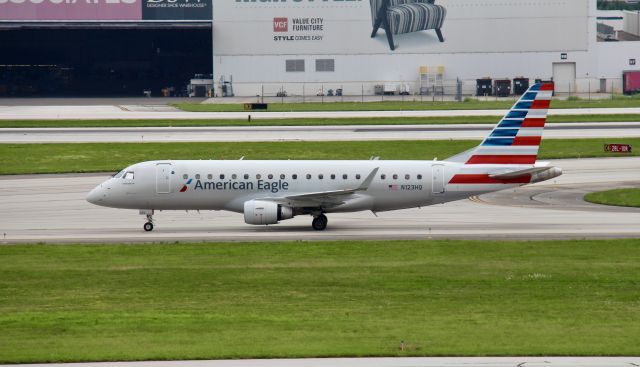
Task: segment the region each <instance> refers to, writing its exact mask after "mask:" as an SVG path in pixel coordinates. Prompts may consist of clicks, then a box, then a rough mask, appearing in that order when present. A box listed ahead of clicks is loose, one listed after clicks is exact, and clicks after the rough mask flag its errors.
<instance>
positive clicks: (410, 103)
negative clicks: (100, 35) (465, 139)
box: [173, 95, 640, 112]
mask: <svg viewBox="0 0 640 367" xmlns="http://www.w3.org/2000/svg"><path fill="white" fill-rule="evenodd" d="M414 99H415V101H414ZM328 100H330V99H328ZM514 102H515V98H514V99H509V100H493V101H480V100H477V99H473V98H470V99H465V100H464V102H431V101H429V99H428V98H425V101H424V102H420V98H419V97H407V99H406V101H405V102H402V101H379V102H326V103H319V102H308V103H290V102H286V99H285V102H284V103H279V102H275V103H269V109H268V111H271V112H287V111H395V110H400V111H407V110H478V109H480V110H486V109H507V108H510V107H511V106H512V105H513V103H514ZM173 106H175V107H177V108H179V109H181V110H184V111H191V112H233V111H244V104H242V103H236V104H230V103H210V104H202V103H177V104H174V105H173ZM610 107H640V96H638V95H636V96H615V97H614V98H612V99H591V100H589V99H580V98H571V99H570V100H560V99H554V100H553V102H552V103H551V108H610Z"/></svg>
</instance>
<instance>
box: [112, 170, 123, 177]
mask: <svg viewBox="0 0 640 367" xmlns="http://www.w3.org/2000/svg"><path fill="white" fill-rule="evenodd" d="M122 175H124V170H122V171H120V172H118V173H116V174H115V175H113V178H120V177H122Z"/></svg>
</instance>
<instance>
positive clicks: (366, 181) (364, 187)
mask: <svg viewBox="0 0 640 367" xmlns="http://www.w3.org/2000/svg"><path fill="white" fill-rule="evenodd" d="M379 168H380V167H376V168H374V169H373V171H371V173H369V176H367V178H365V179H364V181H363V182H362V185H360V187H358V188H357V189H356V191H366V190H367V189H368V188H369V185H371V182H372V181H373V179H374V178H375V177H376V173H378V169H379Z"/></svg>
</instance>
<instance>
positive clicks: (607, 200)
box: [584, 189, 640, 207]
mask: <svg viewBox="0 0 640 367" xmlns="http://www.w3.org/2000/svg"><path fill="white" fill-rule="evenodd" d="M584 199H585V200H586V201H589V202H591V203H596V204H604V205H616V206H632V207H640V189H615V190H607V191H599V192H592V193H590V194H587V195H585V197H584Z"/></svg>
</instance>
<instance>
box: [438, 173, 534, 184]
mask: <svg viewBox="0 0 640 367" xmlns="http://www.w3.org/2000/svg"><path fill="white" fill-rule="evenodd" d="M530 181H531V175H524V176H522V177H516V178H510V179H506V180H499V179H495V178H491V177H489V175H488V174H458V175H455V176H453V178H451V181H449V183H450V184H527V183H529V182H530Z"/></svg>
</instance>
